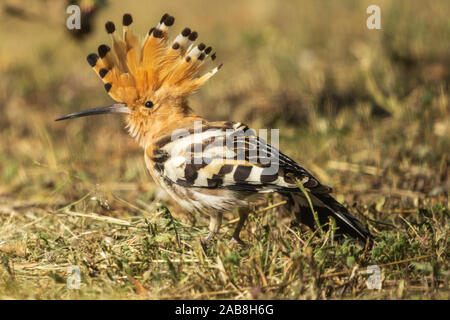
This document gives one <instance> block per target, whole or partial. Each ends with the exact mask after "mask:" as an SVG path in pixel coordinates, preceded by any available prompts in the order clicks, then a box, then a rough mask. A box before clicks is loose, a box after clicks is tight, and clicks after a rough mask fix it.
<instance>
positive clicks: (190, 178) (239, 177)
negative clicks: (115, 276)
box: [152, 122, 331, 193]
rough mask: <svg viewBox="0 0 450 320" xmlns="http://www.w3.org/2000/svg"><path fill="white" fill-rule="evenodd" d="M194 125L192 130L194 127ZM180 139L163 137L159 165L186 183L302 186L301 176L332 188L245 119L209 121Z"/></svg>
mask: <svg viewBox="0 0 450 320" xmlns="http://www.w3.org/2000/svg"><path fill="white" fill-rule="evenodd" d="M191 131H192V130H191ZM191 131H189V132H188V133H187V134H186V135H184V136H183V135H180V137H178V138H177V139H167V138H164V139H162V141H163V142H162V143H160V148H159V149H157V150H156V151H154V154H153V157H152V160H153V161H154V162H155V168H156V169H157V170H158V171H159V173H160V174H161V175H163V176H164V178H165V179H168V180H169V181H170V182H172V183H176V184H179V185H183V186H186V187H203V188H227V189H233V190H242V191H250V192H273V191H281V192H282V191H298V187H297V185H296V182H295V181H296V179H298V180H300V181H301V182H302V183H303V185H304V186H305V187H306V188H308V189H309V190H310V191H311V192H313V193H329V192H331V188H329V187H327V186H324V185H321V184H320V183H319V181H317V179H315V178H314V177H313V176H312V175H311V174H310V173H309V172H307V171H306V170H305V169H303V168H302V167H301V166H299V165H298V164H297V163H296V162H295V161H293V160H292V159H290V158H289V157H287V156H286V155H284V154H283V153H281V152H280V151H278V150H277V149H276V148H273V147H272V146H270V145H269V144H268V143H266V142H265V141H264V140H263V139H260V138H258V137H257V136H256V135H255V133H254V131H252V130H251V129H248V128H247V127H246V126H245V125H242V124H240V123H228V122H227V123H224V125H218V126H206V127H204V128H203V130H201V132H198V133H194V132H191Z"/></svg>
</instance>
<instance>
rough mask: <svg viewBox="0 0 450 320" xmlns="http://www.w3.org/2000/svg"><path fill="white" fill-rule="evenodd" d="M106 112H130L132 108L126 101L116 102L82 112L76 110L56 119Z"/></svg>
mask: <svg viewBox="0 0 450 320" xmlns="http://www.w3.org/2000/svg"><path fill="white" fill-rule="evenodd" d="M105 113H126V114H130V113H131V110H130V109H128V108H127V105H126V104H124V103H115V104H112V105H110V106H106V107H99V108H92V109H88V110H84V111H80V112H74V113H71V114H68V115H65V116H63V117H60V118H58V119H55V121H61V120H67V119H74V118H79V117H87V116H93V115H96V114H105Z"/></svg>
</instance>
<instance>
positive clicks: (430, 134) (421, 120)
mask: <svg viewBox="0 0 450 320" xmlns="http://www.w3.org/2000/svg"><path fill="white" fill-rule="evenodd" d="M69 2H70V1H69ZM69 2H67V1H51V0H47V1H43V0H33V1H31V0H27V1H13V0H4V1H2V2H1V3H0V39H1V44H2V45H1V46H0V74H1V77H0V112H1V116H0V181H1V183H0V203H1V206H2V207H1V208H3V209H1V210H3V211H1V210H0V212H3V215H5V216H2V215H1V214H0V216H2V217H4V219H6V218H7V217H6V215H8V214H9V213H10V212H11V210H12V212H16V213H17V212H19V213H21V214H25V213H27V212H29V211H28V210H31V212H33V210H34V209H35V208H39V210H44V211H52V210H55V209H57V208H59V207H61V206H63V205H66V204H68V203H71V202H73V201H76V200H78V199H80V198H81V197H82V196H83V195H84V194H86V193H87V192H92V193H95V194H99V195H104V197H105V198H107V199H110V201H112V200H111V193H114V194H120V195H121V196H122V197H123V198H126V199H127V201H130V202H132V203H135V201H136V199H137V200H141V201H144V202H146V203H151V202H152V201H154V200H155V197H156V196H157V190H156V188H155V185H154V184H153V183H152V181H151V178H150V177H149V175H148V173H147V172H146V169H145V164H144V160H143V151H142V150H141V149H140V148H139V147H138V145H137V144H136V143H135V142H134V141H133V140H132V139H131V138H130V137H129V136H128V135H127V133H126V131H125V130H124V129H123V127H124V122H123V120H121V119H120V117H118V116H113V115H112V116H103V117H91V118H83V119H77V120H72V121H70V122H64V123H60V122H59V123H55V122H54V121H53V120H54V119H55V118H57V117H58V116H61V115H63V114H66V113H69V112H74V111H78V110H82V109H85V108H87V107H95V106H102V105H106V104H110V103H111V102H112V101H111V99H110V98H109V97H108V96H107V94H106V93H105V91H104V88H103V84H102V82H101V81H100V79H98V77H97V76H96V75H95V73H94V72H93V70H92V69H91V68H90V66H89V65H88V64H87V62H86V56H87V55H88V54H89V53H91V52H96V50H97V47H98V45H99V44H101V43H107V44H109V40H110V39H109V37H108V36H107V34H106V32H105V31H104V23H105V22H106V21H108V20H112V21H114V22H115V23H116V26H120V22H121V18H122V15H123V13H125V12H127V13H131V14H132V15H133V18H134V24H133V28H134V31H135V32H136V33H137V34H142V35H144V34H145V32H147V31H148V29H149V28H150V27H151V26H154V25H155V24H156V22H157V21H159V18H160V17H161V15H162V14H163V13H165V12H168V13H170V14H171V15H173V16H175V18H176V20H175V26H174V27H173V28H172V35H173V36H175V34H176V33H178V32H179V31H181V30H182V29H183V28H184V27H186V26H188V27H191V28H193V29H195V30H197V31H198V33H199V41H201V42H205V43H206V44H207V45H211V46H212V47H213V48H214V49H215V50H216V51H217V56H218V61H220V62H223V63H224V67H223V68H222V69H221V70H220V72H219V73H217V75H216V76H215V77H214V78H213V79H212V80H211V81H209V82H208V84H206V85H205V86H204V87H203V88H202V89H201V90H200V91H199V92H198V93H197V94H195V95H194V96H193V97H192V98H191V102H190V103H191V106H192V107H193V109H194V110H195V111H196V112H197V113H199V114H201V115H203V116H205V117H206V118H207V119H209V120H234V121H240V122H244V123H247V124H249V125H251V126H252V127H254V128H256V129H258V128H279V129H280V147H281V149H282V150H283V152H284V153H286V154H288V155H289V156H291V157H292V158H294V159H295V160H297V161H298V162H299V163H301V164H303V165H304V166H305V167H306V168H308V169H309V170H310V171H312V172H313V173H314V174H315V175H316V176H317V177H318V178H319V179H320V180H321V181H322V183H324V184H328V185H331V186H332V187H334V189H335V190H336V193H335V195H336V197H337V198H338V200H340V201H344V202H345V203H346V204H349V205H352V206H355V207H357V208H359V211H358V212H360V213H362V215H363V214H366V213H367V215H369V216H370V217H371V218H372V219H384V218H382V213H383V212H395V211H396V210H397V211H398V212H403V211H402V210H406V211H404V212H408V211H407V210H412V211H411V212H415V213H417V216H416V217H415V218H413V217H412V216H410V218H411V219H418V220H420V219H421V218H420V215H419V214H418V211H417V210H419V209H423V208H425V209H426V208H430V207H431V206H435V205H441V206H443V207H444V208H446V210H447V211H445V212H447V214H448V190H449V188H450V182H449V174H450V169H449V150H450V110H449V92H448V89H449V88H448V85H449V78H450V48H449V44H450V19H449V18H448V16H449V13H450V2H449V1H446V0H441V1H429V2H424V1H420V0H416V1H381V0H379V1H378V0H377V1H373V0H370V1H357V0H353V1H350V0H348V1H280V0H264V1H261V0H248V1H247V0H246V1H237V0H229V1H207V0H190V1H167V0H165V1H162V0H161V1H159V0H153V1H135V0H128V1H107V0H103V1H94V0H83V1H79V2H78V3H79V4H80V5H81V7H82V8H83V10H84V15H83V18H82V24H83V27H84V28H85V29H87V31H86V30H85V29H83V32H84V33H82V32H73V31H69V30H68V29H67V28H66V27H65V21H66V19H67V17H68V14H66V13H65V11H66V7H67V5H68V3H69ZM371 4H377V5H379V6H380V8H381V27H382V29H381V30H369V29H368V28H367V27H366V19H367V18H368V16H369V15H368V14H367V13H366V8H367V7H368V6H369V5H371ZM86 23H89V26H88V25H86ZM85 31H86V32H85ZM99 197H100V196H99ZM88 208H89V207H88ZM101 208H102V207H94V208H93V209H91V210H94V211H97V212H100V213H103V214H107V215H114V216H121V215H123V214H124V209H123V208H122V207H121V205H120V204H117V205H116V207H114V209H113V210H106V209H105V210H103V209H101ZM171 208H173V211H174V212H179V211H180V210H178V209H177V207H176V205H172V207H171ZM85 210H88V209H86V208H85ZM102 210H103V211H102ZM8 217H9V216H8ZM360 217H361V216H360ZM386 219H394V220H395V219H397V218H392V217H389V218H386ZM394 220H392V221H391V220H389V221H391V222H392V223H394V224H395V223H397V222H398V221H397V222H395V221H394ZM22 222H23V223H24V224H26V223H28V222H27V221H22ZM365 222H367V221H365ZM17 223H18V224H17V225H15V227H17V228H18V227H20V223H21V222H20V221H19V222H17ZM402 223H403V222H402ZM3 226H4V227H3V237H4V239H18V238H20V236H19V233H17V230H16V229H14V231H12V230H13V229H11V230H10V229H7V228H6V227H5V224H3ZM36 226H38V224H36V225H35V226H34V227H36ZM402 228H405V229H407V226H406V225H403V226H402ZM381 229H382V228H381ZM381 229H375V230H381ZM445 230H447V229H445ZM0 231H1V230H0ZM372 231H373V232H375V233H377V231H374V230H373V229H372ZM30 232H31V231H30ZM445 232H447V231H445ZM1 234H2V233H1V232H0V235H1Z"/></svg>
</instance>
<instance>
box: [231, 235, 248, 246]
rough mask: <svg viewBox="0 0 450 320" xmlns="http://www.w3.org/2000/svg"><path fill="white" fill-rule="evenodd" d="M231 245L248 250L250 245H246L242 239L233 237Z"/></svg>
mask: <svg viewBox="0 0 450 320" xmlns="http://www.w3.org/2000/svg"><path fill="white" fill-rule="evenodd" d="M230 244H231V245H233V244H237V245H240V246H241V247H242V248H243V249H246V248H248V247H249V245H248V244H247V243H245V242H244V241H242V240H241V238H239V237H232V238H231V240H230Z"/></svg>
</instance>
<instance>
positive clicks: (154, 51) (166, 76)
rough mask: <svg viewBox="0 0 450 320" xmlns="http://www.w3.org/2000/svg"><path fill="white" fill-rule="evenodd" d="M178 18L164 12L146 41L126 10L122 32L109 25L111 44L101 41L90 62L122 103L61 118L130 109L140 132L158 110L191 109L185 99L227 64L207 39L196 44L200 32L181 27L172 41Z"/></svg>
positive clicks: (123, 111)
mask: <svg viewBox="0 0 450 320" xmlns="http://www.w3.org/2000/svg"><path fill="white" fill-rule="evenodd" d="M174 21H175V18H174V17H172V16H171V15H169V14H164V15H163V16H162V18H161V20H160V21H159V23H158V24H157V25H156V26H155V27H153V28H151V29H150V31H149V32H148V33H147V35H146V36H145V37H144V39H143V40H142V41H139V39H138V38H137V37H136V36H135V35H134V33H133V32H132V30H131V25H132V23H133V19H132V16H131V15H130V14H124V15H123V21H122V24H123V37H122V38H119V37H118V36H117V35H116V27H115V25H114V23H113V22H111V21H109V22H107V23H106V24H105V28H106V31H107V33H108V34H110V35H111V38H112V49H111V48H110V47H109V46H107V45H105V44H102V45H100V46H99V47H98V55H97V54H95V53H91V54H89V55H88V56H87V61H88V62H89V64H90V65H91V66H92V68H93V69H94V70H95V72H96V73H97V74H98V75H99V77H100V78H101V79H102V80H103V82H104V84H105V89H106V91H107V92H108V94H109V95H110V96H111V97H112V98H113V99H114V100H115V101H117V102H118V103H116V104H114V105H112V106H107V107H101V108H94V109H89V110H86V111H82V112H77V113H73V114H70V115H67V116H64V117H61V118H58V119H57V120H64V119H72V118H76V117H81V116H87V115H92V114H101V113H113V112H117V113H127V114H130V117H129V119H130V120H129V121H130V123H129V125H130V127H131V129H130V132H131V133H132V134H134V135H139V134H140V133H139V132H133V131H136V130H137V131H139V130H141V129H140V128H141V127H142V125H143V123H144V122H148V121H151V120H149V119H144V118H152V117H156V116H157V115H158V113H159V114H160V115H161V113H163V114H178V113H180V112H181V113H184V114H186V112H187V111H188V110H189V107H188V106H187V102H186V98H187V96H188V95H189V94H191V93H193V92H194V91H196V90H197V89H198V88H199V87H200V86H201V85H203V84H204V83H205V82H206V81H207V80H208V79H209V78H211V77H212V76H213V75H214V74H215V73H216V72H217V71H218V70H219V69H220V67H221V66H222V65H221V64H220V65H215V59H216V55H215V53H212V48H211V47H207V46H206V45H205V44H203V43H200V44H198V45H197V44H194V42H195V40H197V36H198V35H197V32H195V31H191V29H189V28H185V29H183V30H182V32H181V33H180V34H178V35H177V36H176V37H175V38H174V39H173V41H169V33H168V31H169V29H170V28H171V27H172V25H173V24H174Z"/></svg>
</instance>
